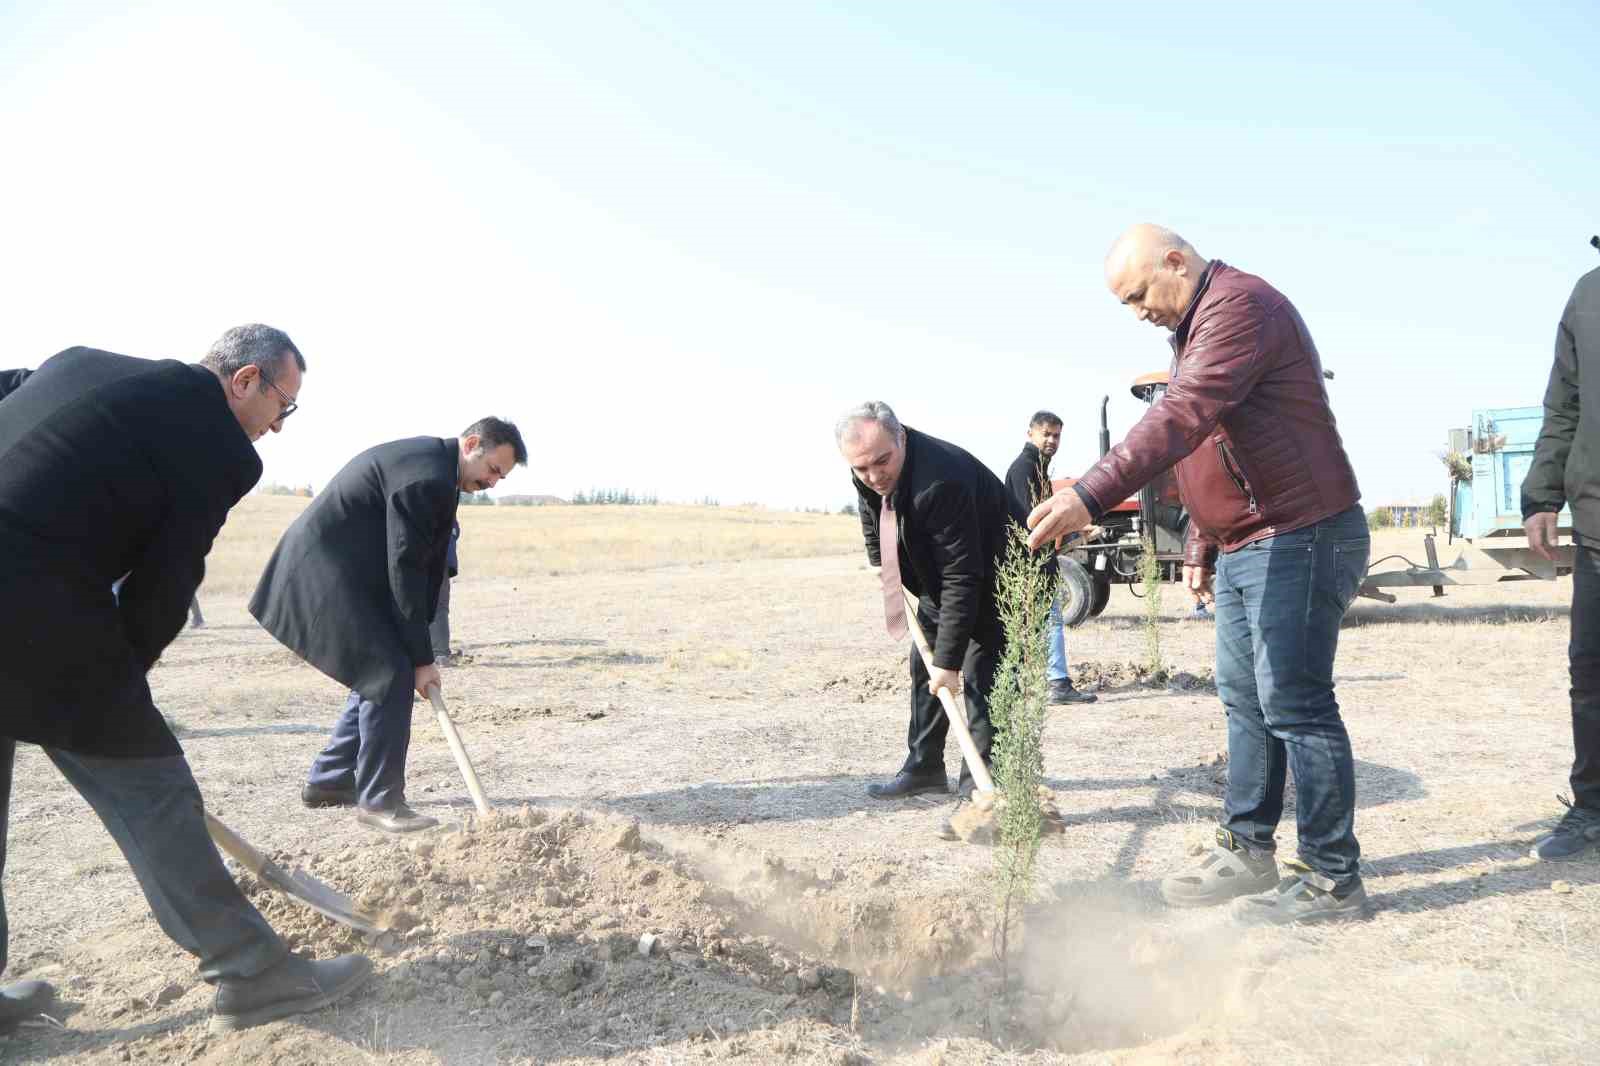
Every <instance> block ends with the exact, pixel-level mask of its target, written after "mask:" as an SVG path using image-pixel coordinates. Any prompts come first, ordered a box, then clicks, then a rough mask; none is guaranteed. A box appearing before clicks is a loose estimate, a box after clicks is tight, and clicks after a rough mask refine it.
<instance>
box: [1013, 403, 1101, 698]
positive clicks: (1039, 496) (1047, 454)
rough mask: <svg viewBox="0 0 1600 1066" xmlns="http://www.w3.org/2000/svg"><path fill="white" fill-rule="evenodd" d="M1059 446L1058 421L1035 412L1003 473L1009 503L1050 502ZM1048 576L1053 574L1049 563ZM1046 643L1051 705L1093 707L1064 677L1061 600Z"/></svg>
mask: <svg viewBox="0 0 1600 1066" xmlns="http://www.w3.org/2000/svg"><path fill="white" fill-rule="evenodd" d="M1060 446H1061V418H1060V416H1058V415H1056V414H1055V413H1054V412H1052V411H1036V412H1034V415H1033V417H1032V418H1031V419H1029V420H1028V440H1027V443H1026V444H1024V445H1023V446H1022V454H1021V455H1019V456H1017V457H1016V458H1015V459H1013V460H1012V461H1011V469H1009V470H1007V471H1006V492H1007V494H1009V495H1010V496H1011V500H1012V502H1013V503H1014V504H1015V505H1016V506H1018V507H1020V508H1022V510H1023V512H1024V513H1028V512H1031V511H1032V510H1033V509H1034V508H1035V507H1037V506H1039V504H1040V502H1041V501H1043V500H1047V499H1049V498H1050V492H1051V487H1050V460H1051V459H1053V458H1054V457H1055V454H1056V449H1057V448H1059V447H1060ZM1050 567H1051V569H1050V572H1051V573H1052V574H1054V573H1055V561H1054V560H1051V563H1050ZM1045 639H1046V640H1047V641H1048V642H1049V643H1048V657H1047V665H1046V671H1047V676H1048V677H1049V680H1050V702H1051V703H1094V702H1095V701H1096V700H1098V699H1099V697H1098V696H1096V695H1094V694H1093V693H1091V692H1079V691H1078V690H1077V689H1076V688H1074V687H1073V685H1072V675H1071V674H1069V673H1067V637H1066V631H1065V627H1064V626H1062V624H1061V597H1060V596H1059V595H1058V596H1057V597H1056V600H1055V602H1054V603H1052V604H1051V605H1050V625H1049V627H1048V632H1047V633H1046V635H1045Z"/></svg>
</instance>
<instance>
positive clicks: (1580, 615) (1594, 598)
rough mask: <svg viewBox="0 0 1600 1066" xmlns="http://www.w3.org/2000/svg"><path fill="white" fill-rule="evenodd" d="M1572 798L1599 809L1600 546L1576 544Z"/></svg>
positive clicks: (1570, 647) (1570, 655)
mask: <svg viewBox="0 0 1600 1066" xmlns="http://www.w3.org/2000/svg"><path fill="white" fill-rule="evenodd" d="M1567 659H1568V663H1569V665H1570V669H1571V672H1572V751H1573V758H1572V801H1573V802H1574V803H1576V804H1577V805H1578V806H1580V807H1588V808H1589V809H1590V810H1597V811H1600V551H1596V550H1595V549H1594V548H1590V547H1587V546H1585V545H1582V544H1580V545H1578V551H1577V558H1576V559H1575V560H1574V562H1573V569H1572V638H1571V640H1570V642H1569V643H1568V644H1567Z"/></svg>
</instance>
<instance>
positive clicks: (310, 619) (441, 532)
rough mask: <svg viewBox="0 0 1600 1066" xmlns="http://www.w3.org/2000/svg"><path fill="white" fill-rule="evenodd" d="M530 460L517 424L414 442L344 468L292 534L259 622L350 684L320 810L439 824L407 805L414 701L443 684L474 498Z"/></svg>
mask: <svg viewBox="0 0 1600 1066" xmlns="http://www.w3.org/2000/svg"><path fill="white" fill-rule="evenodd" d="M527 461H528V450H527V448H526V447H524V445H523V443H522V434H520V433H518V432H517V427H516V426H514V425H512V424H511V423H510V422H505V421H502V420H501V419H498V418H492V417H491V418H483V419H479V420H478V421H476V422H474V423H473V424H472V425H470V426H468V427H467V428H466V429H464V430H462V431H461V433H460V435H459V436H455V437H443V438H440V437H411V438H408V439H406V440H397V441H391V442H389V443H388V444H380V445H378V446H377V447H374V448H369V449H367V450H366V451H364V452H362V453H361V454H360V455H358V456H356V457H355V458H354V459H352V460H350V462H349V463H347V464H345V467H344V469H343V470H341V471H339V473H338V474H337V475H335V476H334V478H333V480H332V481H330V482H329V483H328V485H327V487H326V488H324V489H323V490H322V491H321V492H320V493H318V494H317V496H316V498H315V499H314V500H312V501H311V506H309V507H307V508H306V509H305V510H304V511H302V512H300V515H299V517H298V518H296V519H295V520H294V522H293V523H292V524H291V525H290V526H289V528H288V529H287V530H285V531H284V534H283V539H282V540H280V541H279V542H278V546H277V548H275V549H274V550H273V552H272V557H271V558H270V559H269V560H268V561H267V568H266V570H265V572H263V573H262V575H261V581H260V583H259V584H257V586H256V591H255V595H254V596H252V597H251V599H250V613H251V614H253V615H254V616H255V617H256V619H257V620H258V621H259V622H260V623H261V624H262V625H263V626H264V627H266V630H267V632H269V633H271V634H272V635H273V636H274V637H277V638H278V640H279V641H281V642H282V643H283V644H284V645H285V646H286V647H288V648H289V650H290V651H293V652H294V653H295V654H296V655H298V656H300V657H301V658H302V659H304V660H306V661H307V662H309V663H310V664H311V665H312V666H315V667H316V668H317V669H319V670H321V671H322V672H323V673H325V674H327V675H328V676H329V677H331V678H333V679H334V680H336V681H338V682H339V683H340V684H341V685H345V686H347V687H348V688H349V689H350V695H349V697H348V698H347V699H346V700H345V705H344V710H343V712H342V713H341V714H340V716H339V720H338V722H337V724H335V726H334V729H333V736H332V738H331V739H330V740H329V741H328V745H327V747H326V748H324V749H323V752H322V754H321V755H319V756H317V759H316V761H315V762H314V763H312V766H311V772H310V774H309V776H308V778H307V780H306V784H305V786H304V788H302V789H301V791H300V799H301V802H303V803H304V804H305V805H306V806H308V807H355V808H356V820H357V821H359V822H360V823H361V824H362V825H365V826H368V827H370V828H373V829H379V830H382V831H383V832H386V833H409V832H414V831H416V830H419V829H427V828H429V827H430V826H434V825H437V824H438V820H437V819H434V818H429V817H426V816H424V815H420V814H418V813H417V812H415V811H413V810H412V809H411V808H410V807H409V806H408V805H407V804H406V752H407V751H408V750H409V748H410V746H411V703H412V693H413V692H415V693H416V694H417V695H420V696H422V697H423V698H424V699H426V698H427V695H428V689H429V688H430V687H432V686H434V685H438V684H439V683H440V679H439V667H438V664H437V663H435V662H434V654H433V638H432V636H431V634H430V633H429V625H430V624H431V623H432V621H433V617H434V611H435V610H436V608H437V607H438V598H439V588H440V585H441V583H442V582H443V581H444V578H445V559H446V556H447V555H448V553H449V550H450V530H451V527H452V526H453V524H454V523H455V519H456V506H457V504H458V502H459V501H460V499H461V493H463V492H482V491H483V490H485V489H489V488H493V487H494V486H495V485H496V484H497V483H498V482H499V481H500V480H501V479H502V478H504V477H505V476H506V475H507V474H509V473H510V472H511V468H512V466H513V465H520V464H524V463H526V462H527Z"/></svg>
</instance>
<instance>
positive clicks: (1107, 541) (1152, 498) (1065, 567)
mask: <svg viewBox="0 0 1600 1066" xmlns="http://www.w3.org/2000/svg"><path fill="white" fill-rule="evenodd" d="M1168 380H1169V379H1168V377H1167V372H1166V371H1165V370H1162V371H1157V372H1156V373H1153V374H1145V375H1143V376H1141V377H1139V378H1138V379H1137V380H1135V381H1134V383H1133V386H1132V388H1131V390H1130V391H1131V392H1132V393H1133V395H1134V398H1135V399H1137V400H1140V401H1142V402H1144V403H1146V404H1150V405H1154V404H1157V403H1160V402H1161V398H1162V397H1163V396H1165V395H1166V392H1167V384H1168ZM1110 403H1111V397H1109V396H1105V397H1102V398H1101V400H1100V455H1101V457H1102V458H1103V457H1104V456H1105V454H1106V453H1107V452H1109V451H1110V450H1111V428H1110V426H1109V424H1108V423H1107V421H1106V408H1107V407H1108V406H1109V404H1110ZM1077 480H1078V479H1077V478H1070V477H1069V478H1057V479H1054V480H1052V481H1051V483H1050V484H1051V491H1053V492H1061V491H1063V490H1066V489H1069V488H1071V486H1072V485H1073V484H1075V483H1076V482H1077ZM1098 525H1099V528H1100V530H1101V532H1100V534H1099V536H1097V537H1096V538H1095V539H1094V540H1093V541H1089V542H1084V541H1081V540H1080V541H1078V542H1076V543H1074V544H1072V545H1071V546H1070V547H1067V548H1064V549H1063V550H1062V551H1061V553H1060V554H1059V556H1058V557H1057V558H1058V560H1059V562H1060V571H1061V623H1062V625H1065V626H1077V625H1081V624H1082V623H1083V622H1084V621H1085V620H1086V619H1089V618H1093V617H1094V616H1096V615H1098V614H1099V613H1100V612H1101V611H1104V610H1105V609H1106V604H1107V603H1108V602H1110V600H1111V586H1112V585H1129V586H1133V587H1134V588H1135V589H1137V587H1138V586H1139V584H1140V583H1141V579H1140V577H1139V557H1140V556H1141V555H1142V554H1143V552H1144V543H1145V540H1146V538H1148V539H1150V540H1151V541H1152V542H1153V544H1154V547H1155V553H1156V562H1157V564H1158V565H1159V567H1160V573H1161V579H1162V580H1163V581H1177V580H1179V579H1180V578H1181V576H1182V572H1183V539H1184V534H1185V533H1186V532H1187V530H1188V528H1189V512H1188V511H1186V510H1185V509H1184V507H1183V503H1182V501H1180V500H1179V499H1178V479H1177V476H1176V475H1175V474H1174V473H1173V472H1172V471H1171V470H1167V471H1165V472H1164V473H1162V474H1160V475H1159V476H1158V477H1157V478H1156V479H1155V480H1154V481H1152V482H1151V483H1150V484H1148V485H1146V486H1145V487H1144V488H1143V489H1141V490H1140V492H1139V494H1138V495H1137V496H1130V497H1128V498H1127V499H1126V500H1123V501H1122V502H1121V503H1118V504H1117V505H1115V506H1114V507H1112V508H1111V509H1110V510H1109V511H1107V512H1106V513H1105V514H1104V515H1102V516H1101V518H1100V521H1099V523H1098ZM1135 594H1136V595H1137V592H1135Z"/></svg>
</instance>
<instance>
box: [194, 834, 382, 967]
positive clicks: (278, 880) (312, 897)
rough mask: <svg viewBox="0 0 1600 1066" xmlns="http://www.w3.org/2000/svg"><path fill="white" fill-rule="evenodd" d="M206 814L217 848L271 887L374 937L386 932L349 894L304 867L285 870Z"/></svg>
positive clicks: (375, 918) (378, 921)
mask: <svg viewBox="0 0 1600 1066" xmlns="http://www.w3.org/2000/svg"><path fill="white" fill-rule="evenodd" d="M205 815H206V832H208V833H210V834H211V839H212V840H213V841H214V842H215V843H216V845H217V847H219V848H221V849H222V850H223V851H225V852H227V853H228V854H229V855H232V856H233V857H234V858H235V859H237V860H239V864H240V865H241V866H243V867H244V868H245V869H246V870H249V871H250V872H251V873H253V874H255V875H256V877H257V879H259V880H260V881H261V883H262V884H264V885H266V886H267V887H268V888H271V889H273V890H274V891H277V892H282V893H283V894H284V895H285V896H288V897H289V898H290V899H292V900H294V901H296V902H297V903H304V904H305V905H306V906H307V907H310V908H311V909H312V910H314V911H316V912H317V913H318V914H322V915H325V916H327V917H329V918H332V919H333V920H334V921H336V922H338V923H339V924H341V925H348V926H349V927H350V928H352V929H357V930H360V931H361V932H363V933H371V934H373V935H374V936H376V935H377V934H378V933H381V932H383V930H384V928H385V925H384V923H383V921H382V920H381V919H379V918H378V916H377V915H375V914H373V913H372V912H370V911H367V910H364V909H363V908H361V907H360V906H358V905H357V904H356V902H355V901H354V900H352V899H351V898H350V897H349V896H346V895H345V894H343V893H342V892H337V891H335V890H334V889H333V888H332V887H330V886H328V885H325V884H323V883H322V882H321V881H318V880H317V879H316V878H315V877H312V876H311V875H310V874H308V873H306V872H305V871H304V870H295V871H293V872H290V871H288V870H285V869H284V868H283V867H281V866H279V865H278V864H277V863H275V862H273V861H272V860H271V859H269V858H267V857H266V856H265V855H263V854H261V853H260V852H259V851H257V850H256V849H255V848H253V847H251V846H250V845H249V844H247V843H245V841H244V838H242V837H240V836H239V835H238V834H237V833H235V832H234V831H233V830H232V829H229V828H228V827H227V826H225V825H223V824H222V823H221V822H219V821H217V820H216V819H215V818H213V817H212V816H211V812H210V811H206V812H205Z"/></svg>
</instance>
